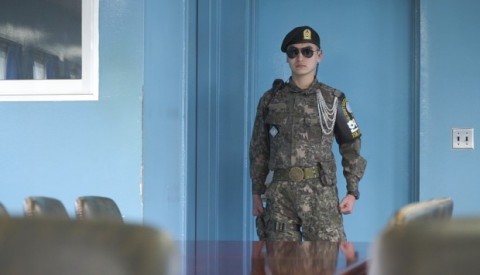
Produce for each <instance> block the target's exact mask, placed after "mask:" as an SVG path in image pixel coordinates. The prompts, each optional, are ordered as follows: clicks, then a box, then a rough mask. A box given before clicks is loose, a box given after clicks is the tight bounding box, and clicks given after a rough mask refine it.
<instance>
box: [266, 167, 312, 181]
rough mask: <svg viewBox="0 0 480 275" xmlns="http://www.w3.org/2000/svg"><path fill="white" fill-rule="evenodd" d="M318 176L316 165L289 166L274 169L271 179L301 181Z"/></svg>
mask: <svg viewBox="0 0 480 275" xmlns="http://www.w3.org/2000/svg"><path fill="white" fill-rule="evenodd" d="M319 177H320V172H319V171H318V167H317V166H314V167H291V168H285V169H283V168H282V169H275V170H274V172H273V180H277V181H301V180H306V179H315V178H319Z"/></svg>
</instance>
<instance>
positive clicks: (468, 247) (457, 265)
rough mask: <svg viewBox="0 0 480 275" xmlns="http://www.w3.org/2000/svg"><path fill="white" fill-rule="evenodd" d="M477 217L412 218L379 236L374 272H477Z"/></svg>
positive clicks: (479, 236) (440, 274)
mask: <svg viewBox="0 0 480 275" xmlns="http://www.w3.org/2000/svg"><path fill="white" fill-rule="evenodd" d="M479 251H480V219H479V218H461V219H450V220H431V221H415V222H412V223H409V224H407V225H405V226H403V227H391V228H388V229H387V230H386V231H385V232H384V233H383V235H382V237H381V246H380V247H379V253H380V255H382V257H381V261H380V262H379V265H378V270H377V271H378V272H377V273H376V274H389V275H403V274H409V275H430V274H432V275H433V274H435V275H443V274H445V275H447V274H448V275H450V274H452V275H453V274H478V272H479V270H480V261H479V259H478V255H479Z"/></svg>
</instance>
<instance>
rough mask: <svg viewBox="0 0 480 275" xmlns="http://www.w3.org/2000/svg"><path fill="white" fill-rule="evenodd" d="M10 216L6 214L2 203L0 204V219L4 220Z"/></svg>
mask: <svg viewBox="0 0 480 275" xmlns="http://www.w3.org/2000/svg"><path fill="white" fill-rule="evenodd" d="M9 216H10V215H9V214H8V211H7V209H6V208H5V206H4V205H3V203H1V202H0V218H6V217H9Z"/></svg>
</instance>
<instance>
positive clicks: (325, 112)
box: [317, 90, 338, 135]
mask: <svg viewBox="0 0 480 275" xmlns="http://www.w3.org/2000/svg"><path fill="white" fill-rule="evenodd" d="M337 102H338V98H337V97H335V99H334V100H333V106H332V108H329V107H328V106H327V103H325V99H324V98H323V95H322V91H320V90H317V108H318V116H319V119H320V126H321V127H322V133H323V134H324V135H330V134H331V133H332V131H333V128H334V127H335V120H336V119H337Z"/></svg>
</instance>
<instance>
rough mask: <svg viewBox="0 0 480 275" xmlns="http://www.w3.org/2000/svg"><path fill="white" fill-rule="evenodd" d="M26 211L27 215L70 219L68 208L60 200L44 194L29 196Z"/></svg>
mask: <svg viewBox="0 0 480 275" xmlns="http://www.w3.org/2000/svg"><path fill="white" fill-rule="evenodd" d="M24 213H25V216H27V217H37V218H60V219H69V215H68V213H67V210H66V209H65V206H64V205H63V203H62V202H61V201H60V200H58V199H55V198H50V197H43V196H32V197H27V198H26V199H25V205H24Z"/></svg>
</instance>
